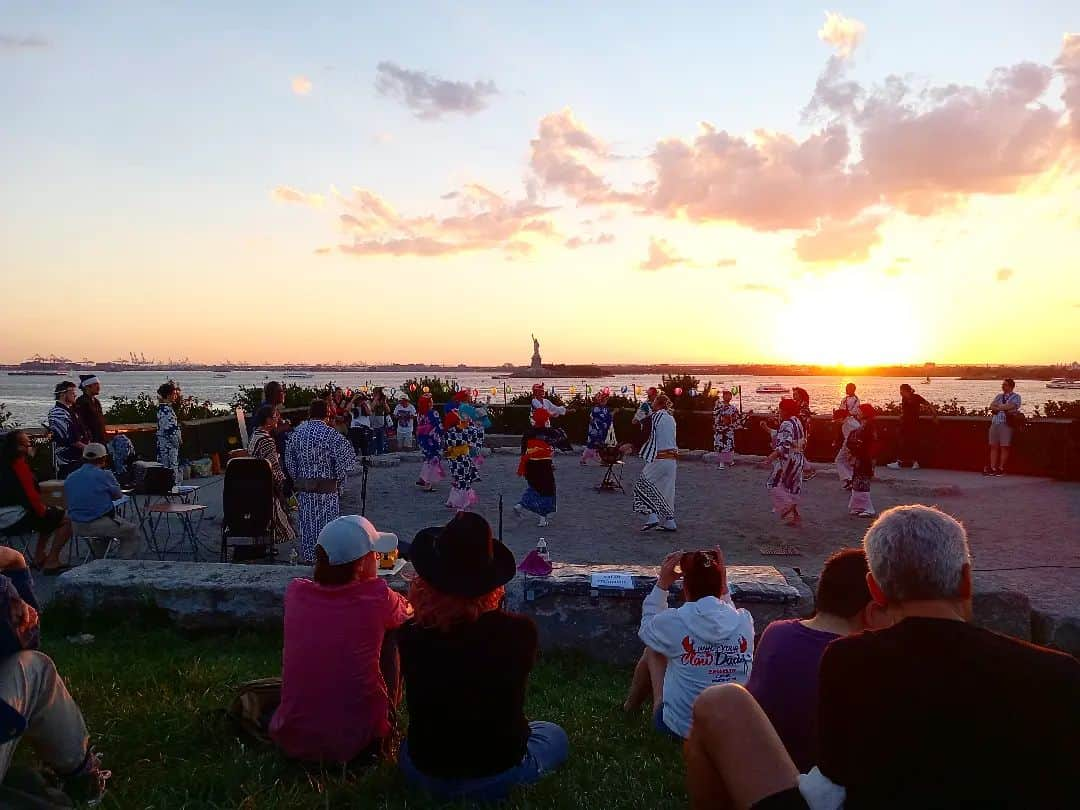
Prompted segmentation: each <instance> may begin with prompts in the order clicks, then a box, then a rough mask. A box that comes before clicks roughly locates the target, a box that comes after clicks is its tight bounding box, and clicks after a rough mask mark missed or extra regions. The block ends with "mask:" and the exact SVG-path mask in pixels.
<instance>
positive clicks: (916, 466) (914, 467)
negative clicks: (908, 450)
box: [911, 461, 919, 470]
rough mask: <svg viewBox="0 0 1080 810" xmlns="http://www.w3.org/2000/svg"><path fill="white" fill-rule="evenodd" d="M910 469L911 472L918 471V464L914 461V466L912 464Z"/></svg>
mask: <svg viewBox="0 0 1080 810" xmlns="http://www.w3.org/2000/svg"><path fill="white" fill-rule="evenodd" d="M911 469H913V470H917V469H919V462H917V461H916V462H915V463H914V464H912V465H911Z"/></svg>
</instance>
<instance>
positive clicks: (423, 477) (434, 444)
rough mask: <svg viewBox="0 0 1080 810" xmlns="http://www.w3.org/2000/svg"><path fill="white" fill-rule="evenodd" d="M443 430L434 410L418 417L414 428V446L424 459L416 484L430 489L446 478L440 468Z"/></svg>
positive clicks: (441, 467)
mask: <svg viewBox="0 0 1080 810" xmlns="http://www.w3.org/2000/svg"><path fill="white" fill-rule="evenodd" d="M442 444H443V430H442V421H441V420H440V419H439V413H438V411H436V410H435V409H434V408H432V409H431V410H429V411H428V412H427V413H425V414H424V415H423V416H421V417H420V420H419V423H418V424H417V426H416V446H417V447H418V448H419V449H420V454H421V455H422V456H423V457H424V461H423V463H422V464H421V465H420V478H419V480H418V481H417V483H418V484H420V485H422V486H424V487H427V488H428V489H430V488H431V487H432V486H433V485H434V484H435V483H436V482H437V481H442V480H443V478H445V477H446V471H445V470H443V466H442Z"/></svg>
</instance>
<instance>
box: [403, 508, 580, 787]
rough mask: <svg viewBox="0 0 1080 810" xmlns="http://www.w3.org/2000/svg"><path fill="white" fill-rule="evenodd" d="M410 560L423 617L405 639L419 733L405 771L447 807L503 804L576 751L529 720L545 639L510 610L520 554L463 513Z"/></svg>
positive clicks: (414, 726)
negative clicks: (508, 590) (450, 803)
mask: <svg viewBox="0 0 1080 810" xmlns="http://www.w3.org/2000/svg"><path fill="white" fill-rule="evenodd" d="M409 560H410V561H411V562H412V564H413V567H414V568H415V569H416V574H417V576H416V578H415V579H413V581H412V584H411V586H410V588H409V601H410V602H411V603H412V606H413V610H414V611H415V616H414V617H413V619H412V621H409V622H406V623H405V624H404V625H402V627H401V629H400V630H399V631H398V643H399V645H400V648H401V669H402V673H403V675H404V676H405V698H406V701H407V702H408V707H409V731H408V739H407V740H406V741H405V742H404V743H403V744H402V746H401V751H400V753H399V754H398V765H399V766H400V768H401V770H402V771H403V772H404V774H405V778H406V779H407V780H408V781H409V782H412V783H413V784H416V785H419V786H420V787H423V788H425V789H426V790H428V791H429V792H431V793H433V794H435V795H436V796H437V797H439V798H441V799H458V798H462V799H472V800H477V801H482V800H497V799H502V798H504V797H505V796H506V794H507V793H508V792H509V790H510V789H511V788H513V787H515V786H516V785H524V784H530V783H532V782H536V781H538V780H539V779H541V778H543V777H544V776H546V775H547V774H549V773H551V772H552V771H554V770H555V769H556V768H558V767H559V766H560V765H562V764H563V763H564V762H565V761H566V758H567V755H568V753H569V741H568V740H567V737H566V732H565V731H563V730H562V729H561V728H559V727H558V726H557V725H555V724H554V723H545V722H536V721H534V722H529V720H528V719H526V717H525V689H526V687H527V686H528V681H529V672H530V671H531V670H532V667H533V664H534V663H535V661H536V651H537V642H538V638H537V632H536V625H535V624H534V623H533V620H532V619H530V618H529V617H527V616H521V615H518V614H515V613H507V612H505V611H503V610H502V608H501V605H502V602H503V598H504V596H505V589H504V588H503V586H504V585H505V584H506V583H507V582H509V581H510V580H511V579H513V577H514V570H515V565H514V555H513V553H512V552H511V551H510V549H508V548H507V547H506V546H505V545H503V544H502V543H501V542H499V541H498V540H496V539H495V538H494V537H492V535H491V527H490V526H489V525H488V523H487V521H486V520H484V519H483V518H482V517H480V515H477V514H475V513H473V512H462V513H459V514H458V515H457V516H455V517H454V518H452V519H451V520H450V522H449V523H448V524H447V525H446V526H445V527H443V528H432V529H425V530H423V531H421V532H420V534H418V535H417V537H416V539H415V540H414V541H413V543H412V546H411V548H410V550H409Z"/></svg>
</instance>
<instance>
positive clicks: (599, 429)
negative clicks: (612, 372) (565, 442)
mask: <svg viewBox="0 0 1080 810" xmlns="http://www.w3.org/2000/svg"><path fill="white" fill-rule="evenodd" d="M610 398H611V392H609V391H606V390H605V391H600V392H598V393H597V394H596V396H595V397H593V409H592V411H591V412H590V413H589V428H588V432H587V433H586V436H585V450H584V451H583V452H582V454H581V463H582V464H587V463H588V462H589V461H590V460H591V459H595V460H596V461H600V448H601V447H605V446H607V445H608V444H612V445H613V444H614V441H613V440H614V435H612V436H611V439H612V441H609V440H608V439H609V437H608V434H609V433H610V432H611V429H612V427H613V426H614V424H615V417H614V415H613V414H612V413H611V408H609V407H608V405H607V403H608V399H610Z"/></svg>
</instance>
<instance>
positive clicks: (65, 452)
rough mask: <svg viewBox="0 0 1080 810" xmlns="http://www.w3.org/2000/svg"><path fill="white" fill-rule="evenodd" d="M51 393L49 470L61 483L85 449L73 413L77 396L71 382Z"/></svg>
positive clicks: (82, 433) (83, 436) (84, 437)
mask: <svg viewBox="0 0 1080 810" xmlns="http://www.w3.org/2000/svg"><path fill="white" fill-rule="evenodd" d="M53 393H54V394H55V395H56V404H55V405H53V406H52V410H50V411H49V432H50V433H51V434H52V452H53V470H54V471H55V473H56V477H57V478H59V479H61V480H63V479H65V478H67V477H68V475H69V474H70V473H71V471H72V470H74V469H75V468H76V467H78V466H79V465H80V464H82V451H83V448H84V447H86V441H87V434H86V428H85V427H84V426H83V423H82V422H81V421H80V420H79V416H78V414H77V413H75V399H76V398H77V397H78V390H77V389H76V388H75V383H73V382H71V381H70V380H64V381H63V382H59V383H57V384H56V389H55V390H54V392H53Z"/></svg>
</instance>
